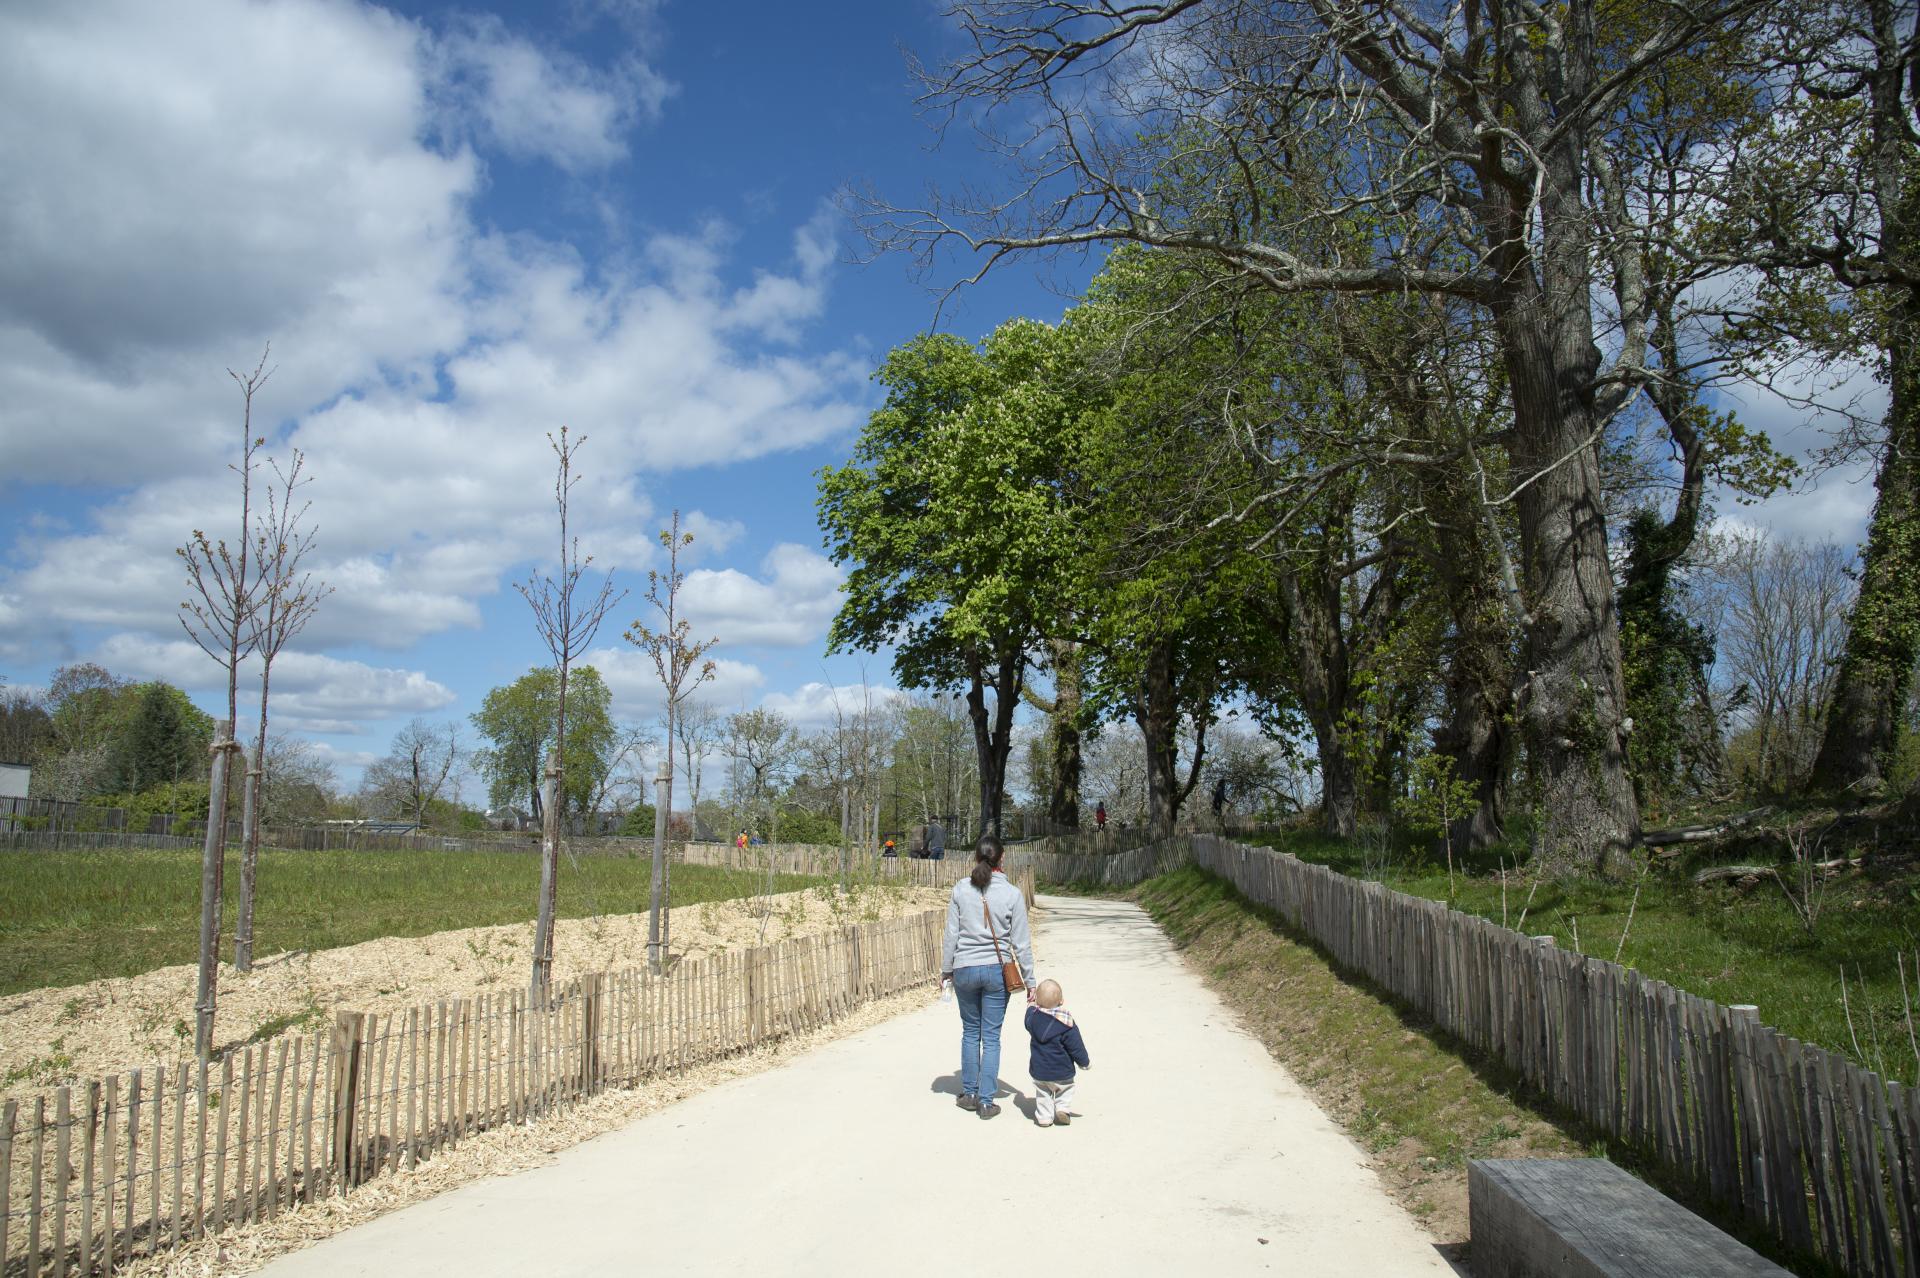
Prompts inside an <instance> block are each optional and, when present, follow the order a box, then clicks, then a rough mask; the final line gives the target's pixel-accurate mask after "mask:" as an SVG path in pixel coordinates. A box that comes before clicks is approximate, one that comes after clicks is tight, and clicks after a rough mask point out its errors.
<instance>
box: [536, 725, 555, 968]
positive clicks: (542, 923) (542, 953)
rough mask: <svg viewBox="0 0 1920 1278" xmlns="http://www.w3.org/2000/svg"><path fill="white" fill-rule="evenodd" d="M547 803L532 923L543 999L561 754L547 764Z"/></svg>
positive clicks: (548, 957)
mask: <svg viewBox="0 0 1920 1278" xmlns="http://www.w3.org/2000/svg"><path fill="white" fill-rule="evenodd" d="M546 789H547V794H546V803H545V805H544V808H543V812H542V820H541V823H540V900H539V902H538V904H537V908H536V909H535V912H534V923H533V990H534V993H535V994H536V995H537V996H538V997H540V998H542V999H544V998H545V997H546V990H547V983H548V982H549V981H550V980H551V979H552V977H553V929H554V922H555V919H554V915H555V913H556V911H557V908H558V906H559V901H560V796H559V794H558V791H559V789H560V756H559V755H557V754H556V755H555V756H554V757H553V759H552V761H551V762H549V763H548V765H547V786H546Z"/></svg>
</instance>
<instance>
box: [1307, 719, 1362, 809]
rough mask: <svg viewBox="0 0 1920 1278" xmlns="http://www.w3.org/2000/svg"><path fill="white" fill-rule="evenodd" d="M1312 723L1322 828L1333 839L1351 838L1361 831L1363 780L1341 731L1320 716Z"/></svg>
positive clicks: (1344, 735)
mask: <svg viewBox="0 0 1920 1278" xmlns="http://www.w3.org/2000/svg"><path fill="white" fill-rule="evenodd" d="M1312 722H1313V739H1314V746H1315V750H1316V752H1317V753H1318V754H1319V756H1320V829H1321V830H1322V831H1323V832H1324V833H1326V834H1328V835H1330V836H1331V837H1333V838H1336V839H1350V838H1352V837H1353V836H1354V835H1355V834H1356V833H1358V832H1359V829H1360V779H1359V776H1358V775H1357V772H1356V769H1355V768H1354V765H1353V755H1352V754H1351V753H1350V752H1349V751H1348V750H1347V741H1346V734H1345V733H1344V732H1343V731H1341V730H1340V728H1338V727H1337V726H1335V725H1334V724H1333V723H1331V722H1329V721H1325V720H1322V719H1321V718H1319V717H1314V718H1313V720H1312Z"/></svg>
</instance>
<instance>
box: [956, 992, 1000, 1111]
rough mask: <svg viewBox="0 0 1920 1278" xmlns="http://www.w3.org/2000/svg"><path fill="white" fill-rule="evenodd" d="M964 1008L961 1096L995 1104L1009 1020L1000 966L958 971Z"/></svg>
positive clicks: (961, 1002) (960, 999)
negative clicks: (1003, 1033)
mask: <svg viewBox="0 0 1920 1278" xmlns="http://www.w3.org/2000/svg"><path fill="white" fill-rule="evenodd" d="M953 996H954V1001H955V1002H957V1003H959V1004H960V1092H961V1094H962V1095H965V1096H978V1097H979V1098H980V1103H981V1104H982V1105H987V1104H991V1103H992V1101H993V1094H994V1093H995V1092H996V1091H998V1090H999V1088H1000V1023H1001V1022H1002V1021H1004V1020H1006V1019H1007V983H1006V978H1005V977H1003V976H1002V975H1001V973H1000V965H999V964H998V963H994V964H990V965H983V966H980V967H961V968H955V969H954V972H953Z"/></svg>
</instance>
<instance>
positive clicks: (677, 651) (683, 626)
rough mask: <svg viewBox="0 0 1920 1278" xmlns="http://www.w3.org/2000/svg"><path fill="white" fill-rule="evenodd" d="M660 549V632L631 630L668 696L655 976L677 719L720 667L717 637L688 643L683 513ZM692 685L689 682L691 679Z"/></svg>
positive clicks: (652, 593)
mask: <svg viewBox="0 0 1920 1278" xmlns="http://www.w3.org/2000/svg"><path fill="white" fill-rule="evenodd" d="M660 544H661V546H663V547H664V548H665V549H666V552H667V570H666V572H664V573H662V572H660V571H658V570H655V569H650V570H648V572H647V602H648V603H650V604H652V605H653V606H654V609H655V611H657V612H658V613H659V614H660V618H661V625H660V629H658V630H655V629H653V628H651V627H649V626H648V625H647V624H646V623H645V622H642V621H636V622H634V623H633V624H632V625H631V626H629V627H627V642H628V643H631V644H633V645H634V646H636V647H639V648H642V649H645V650H646V652H647V654H648V655H649V656H651V657H652V658H653V668H654V671H655V672H656V673H657V674H658V675H659V676H660V686H661V687H662V688H663V689H665V690H666V694H667V711H666V714H667V739H666V749H665V750H664V751H662V752H661V756H660V772H659V775H657V776H656V777H655V778H654V796H655V797H654V812H653V891H652V893H651V900H650V903H649V905H648V918H647V959H648V961H649V962H650V963H651V964H652V965H653V970H654V971H656V972H657V971H660V970H661V963H662V959H663V957H664V949H663V946H664V945H665V942H666V938H665V935H664V934H663V932H662V930H661V918H660V911H661V906H662V904H663V902H664V901H665V898H666V891H667V814H668V813H669V812H670V811H671V810H672V807H673V742H674V720H675V717H676V714H677V712H678V711H679V708H680V703H681V702H683V701H685V700H686V699H687V698H688V697H690V696H692V695H693V693H694V691H695V690H696V689H697V688H699V686H700V685H701V684H703V683H705V682H707V681H708V680H709V679H711V678H713V675H714V671H715V669H716V667H715V665H714V663H713V662H711V661H703V660H702V657H703V656H704V655H705V654H706V652H707V650H708V649H710V648H712V647H713V646H714V645H715V644H717V643H719V642H720V640H719V639H718V638H714V639H707V640H704V641H702V642H699V643H695V642H693V641H692V640H690V639H689V638H688V636H689V635H690V634H691V633H692V629H693V626H692V623H691V622H689V621H688V620H687V619H686V618H685V617H682V616H681V615H680V613H679V606H680V588H681V587H682V586H684V585H685V584H686V581H687V575H686V574H685V573H683V572H681V571H680V551H681V550H682V549H683V548H684V547H687V546H691V545H692V544H693V534H692V533H690V532H682V531H680V512H679V511H678V510H677V509H676V510H675V511H674V512H673V526H672V527H671V528H663V529H661V530H660ZM689 678H691V679H692V683H688V682H687V681H688V679H689Z"/></svg>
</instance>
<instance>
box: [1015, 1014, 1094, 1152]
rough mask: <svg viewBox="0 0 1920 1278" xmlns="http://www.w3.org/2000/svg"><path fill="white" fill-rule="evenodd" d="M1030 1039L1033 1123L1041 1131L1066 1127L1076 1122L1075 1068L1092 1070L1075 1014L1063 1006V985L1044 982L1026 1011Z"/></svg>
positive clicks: (1028, 1064)
mask: <svg viewBox="0 0 1920 1278" xmlns="http://www.w3.org/2000/svg"><path fill="white" fill-rule="evenodd" d="M1027 1037H1028V1038H1031V1039H1032V1040H1033V1051H1032V1053H1031V1054H1030V1055H1029V1057H1028V1059H1027V1072H1028V1073H1030V1074H1032V1075H1033V1121H1034V1123H1035V1125H1037V1126H1040V1127H1054V1126H1059V1127H1065V1126H1066V1125H1067V1123H1068V1122H1069V1121H1070V1120H1071V1119H1072V1118H1073V1067H1074V1066H1075V1065H1078V1066H1079V1067H1080V1068H1081V1069H1092V1068H1093V1062H1092V1061H1091V1060H1089V1059H1087V1045H1086V1042H1085V1041H1084V1040H1083V1039H1082V1038H1081V1037H1080V1027H1079V1026H1078V1025H1076V1024H1074V1021H1073V1013H1071V1012H1069V1011H1067V1009H1066V1008H1064V1007H1062V1006H1060V982H1058V981H1042V982H1040V985H1039V988H1037V989H1035V990H1034V992H1033V1002H1032V1003H1031V1004H1029V1005H1028V1007H1027Z"/></svg>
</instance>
